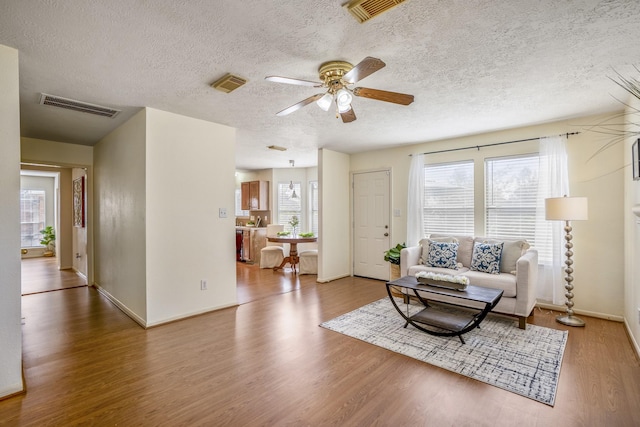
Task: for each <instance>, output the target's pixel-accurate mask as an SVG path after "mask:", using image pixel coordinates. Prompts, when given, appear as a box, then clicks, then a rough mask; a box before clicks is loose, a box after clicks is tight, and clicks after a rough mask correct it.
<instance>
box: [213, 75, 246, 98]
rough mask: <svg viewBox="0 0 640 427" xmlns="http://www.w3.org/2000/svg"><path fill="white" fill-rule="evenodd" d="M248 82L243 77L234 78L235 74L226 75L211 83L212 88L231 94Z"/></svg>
mask: <svg viewBox="0 0 640 427" xmlns="http://www.w3.org/2000/svg"><path fill="white" fill-rule="evenodd" d="M246 82H247V81H246V80H245V79H243V78H242V77H238V76H234V75H233V74H225V75H224V76H222V77H221V78H219V79H218V80H216V81H215V82H213V83H211V87H212V88H214V89H217V90H219V91H221V92H225V93H229V92H233V91H234V90H236V89H238V88H239V87H240V86H242V85H243V84H245V83H246Z"/></svg>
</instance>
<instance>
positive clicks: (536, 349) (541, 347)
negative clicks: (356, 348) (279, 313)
mask: <svg viewBox="0 0 640 427" xmlns="http://www.w3.org/2000/svg"><path fill="white" fill-rule="evenodd" d="M398 306H399V307H401V308H404V307H405V306H404V304H403V303H402V302H401V300H398ZM421 308H422V307H421V306H418V305H417V304H411V305H409V306H408V310H409V313H410V314H413V313H415V312H417V311H419V310H420V309H421ZM320 326H322V327H323V328H326V329H330V330H332V331H336V332H340V333H342V334H345V335H348V336H350V337H353V338H358V339H360V340H362V341H365V342H368V343H371V344H374V345H377V346H380V347H383V348H386V349H388V350H391V351H394V352H396V353H400V354H404V355H405V356H409V357H412V358H414V359H418V360H421V361H423V362H426V363H429V364H432V365H435V366H439V367H441V368H444V369H447V370H449V371H453V372H457V373H459V374H461V375H465V376H467V377H470V378H474V379H476V380H478V381H482V382H485V383H487V384H491V385H493V386H496V387H500V388H502V389H505V390H508V391H511V392H513V393H517V394H520V395H522V396H526V397H528V398H531V399H534V400H537V401H539V402H542V403H545V404H547V405H551V406H553V404H554V402H555V397H556V389H557V387H558V377H559V375H560V366H561V364H562V355H563V353H564V348H565V344H566V342H567V335H568V332H567V331H558V330H555V329H550V328H545V327H541V326H535V325H527V329H526V330H522V329H519V328H518V322H517V321H516V320H514V319H507V318H503V317H500V316H492V315H489V316H487V318H485V320H484V321H483V322H482V323H481V324H480V328H476V329H474V330H472V331H471V332H468V333H466V334H465V335H464V339H465V341H466V344H462V343H461V342H460V340H459V339H458V337H437V336H433V335H428V334H426V333H424V332H422V331H419V330H417V329H416V328H414V327H413V326H411V325H409V326H407V328H406V329H405V328H403V326H404V319H403V318H402V317H400V315H399V314H398V312H397V311H396V309H395V308H394V307H393V305H392V304H391V301H389V299H388V298H383V299H381V300H379V301H375V302H373V303H371V304H368V305H365V306H364V307H360V308H358V309H357V310H354V311H352V312H349V313H346V314H343V315H342V316H339V317H336V318H335V319H332V320H329V321H327V322H324V323H322V324H321V325H320Z"/></svg>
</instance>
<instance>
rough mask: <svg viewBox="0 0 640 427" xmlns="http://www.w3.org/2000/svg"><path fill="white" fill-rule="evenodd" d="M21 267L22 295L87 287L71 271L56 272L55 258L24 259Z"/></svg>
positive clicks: (84, 281) (82, 280)
mask: <svg viewBox="0 0 640 427" xmlns="http://www.w3.org/2000/svg"><path fill="white" fill-rule="evenodd" d="M21 267H22V295H28V294H36V293H39V292H50V291H57V290H60V289H69V288H75V287H78V286H87V282H86V280H84V279H83V278H81V277H80V276H78V275H77V274H76V273H75V272H73V271H71V270H58V264H57V260H56V258H55V257H49V258H47V257H40V258H25V259H23V260H22V261H21Z"/></svg>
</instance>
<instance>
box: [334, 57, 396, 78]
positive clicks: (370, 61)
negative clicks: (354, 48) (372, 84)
mask: <svg viewBox="0 0 640 427" xmlns="http://www.w3.org/2000/svg"><path fill="white" fill-rule="evenodd" d="M385 65H387V64H385V63H384V62H382V60H380V59H378V58H373V57H371V56H367V57H366V58H364V59H363V60H362V61H360V63H358V64H357V65H356V66H355V67H353V68H352V69H351V71H349V72H348V73H347V74H345V75H344V76H343V77H342V80H344V81H345V82H347V83H349V84H353V83H356V82H358V81H360V80H362V79H364V78H365V77H367V76H369V75H371V74H373V73H375V72H376V71H378V70H379V69H381V68H383V67H384V66H385Z"/></svg>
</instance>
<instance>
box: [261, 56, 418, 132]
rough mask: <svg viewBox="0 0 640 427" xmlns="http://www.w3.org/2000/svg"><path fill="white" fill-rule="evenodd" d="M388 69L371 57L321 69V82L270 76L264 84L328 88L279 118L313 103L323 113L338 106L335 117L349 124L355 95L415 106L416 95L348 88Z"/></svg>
mask: <svg viewBox="0 0 640 427" xmlns="http://www.w3.org/2000/svg"><path fill="white" fill-rule="evenodd" d="M385 65H386V64H385V63H384V62H382V60H380V59H378V58H372V57H371V56H368V57H366V58H364V59H363V60H362V61H361V62H360V63H358V64H357V65H356V66H353V65H351V64H350V63H348V62H344V61H329V62H325V63H324V64H322V65H320V68H318V72H319V73H320V80H321V81H320V82H313V81H310V80H300V79H292V78H289V77H280V76H268V77H265V80H268V81H270V82H276V83H287V84H292V85H300V86H312V87H324V88H327V91H326V92H324V93H317V94H315V95H313V96H310V97H309V98H307V99H303V100H302V101H300V102H298V103H297V104H293V105H292V106H290V107H288V108H285V109H284V110H282V111H279V112H278V113H276V116H286V115H287V114H290V113H293V112H294V111H297V110H299V109H300V108H302V107H304V106H306V105H309V104H311V103H312V102H315V103H316V104H318V106H319V107H320V108H322V109H323V110H324V111H329V108H330V107H331V105H332V104H334V103H335V105H336V108H337V112H336V117H338V114H339V115H340V117H341V118H342V121H343V122H344V123H349V122H352V121H354V120H355V119H356V114H355V113H354V112H353V108H352V106H351V101H352V99H353V96H354V95H355V96H362V97H364V98H369V99H376V100H378V101H386V102H392V103H394V104H401V105H409V104H411V103H412V102H413V95H407V94H404V93H398V92H388V91H385V90H379V89H370V88H366V87H355V88H353V89H352V88H350V87H349V86H351V85H354V84H356V83H357V82H359V81H360V80H362V79H364V78H365V77H367V76H369V75H371V74H373V73H375V72H376V71H378V70H380V69H381V68H383V67H384V66H385Z"/></svg>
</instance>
